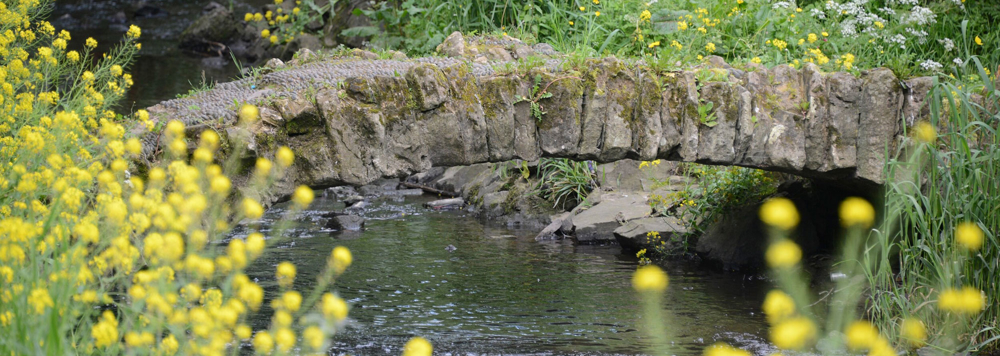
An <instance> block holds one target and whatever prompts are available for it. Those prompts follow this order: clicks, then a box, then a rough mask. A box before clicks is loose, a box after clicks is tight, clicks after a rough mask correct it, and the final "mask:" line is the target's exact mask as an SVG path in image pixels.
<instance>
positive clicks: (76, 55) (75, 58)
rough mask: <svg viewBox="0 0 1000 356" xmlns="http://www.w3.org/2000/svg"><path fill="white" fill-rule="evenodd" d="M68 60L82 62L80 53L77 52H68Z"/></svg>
mask: <svg viewBox="0 0 1000 356" xmlns="http://www.w3.org/2000/svg"><path fill="white" fill-rule="evenodd" d="M66 58H69V60H70V62H77V61H79V60H80V52H77V51H69V52H66Z"/></svg>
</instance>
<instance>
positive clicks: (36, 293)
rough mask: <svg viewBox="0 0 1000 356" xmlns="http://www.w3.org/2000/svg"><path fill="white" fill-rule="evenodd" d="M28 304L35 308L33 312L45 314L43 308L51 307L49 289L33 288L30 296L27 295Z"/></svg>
mask: <svg viewBox="0 0 1000 356" xmlns="http://www.w3.org/2000/svg"><path fill="white" fill-rule="evenodd" d="M28 304H30V305H31V307H32V308H35V314H38V315H42V314H45V309H46V308H51V307H52V297H51V296H50V295H49V290H48V289H45V288H35V289H34V290H32V291H31V296H30V297H28Z"/></svg>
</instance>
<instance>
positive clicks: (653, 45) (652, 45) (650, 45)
mask: <svg viewBox="0 0 1000 356" xmlns="http://www.w3.org/2000/svg"><path fill="white" fill-rule="evenodd" d="M659 45H660V41H656V42H653V43H650V44H649V48H653V47H656V46H659ZM642 163H646V162H642ZM642 163H640V164H639V165H640V166H641V165H642ZM639 168H642V167H639Z"/></svg>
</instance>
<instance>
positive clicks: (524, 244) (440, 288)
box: [237, 196, 772, 355]
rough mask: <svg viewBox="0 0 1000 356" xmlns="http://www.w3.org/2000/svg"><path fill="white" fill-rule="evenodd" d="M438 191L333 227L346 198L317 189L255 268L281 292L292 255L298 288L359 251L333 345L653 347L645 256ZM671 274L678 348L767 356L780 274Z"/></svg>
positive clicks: (372, 349) (667, 305) (360, 348)
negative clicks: (641, 283)
mask: <svg viewBox="0 0 1000 356" xmlns="http://www.w3.org/2000/svg"><path fill="white" fill-rule="evenodd" d="M432 199H434V198H433V197H429V196H418V197H406V198H405V199H397V200H401V201H393V200H392V199H385V198H382V199H379V200H376V201H375V202H374V203H373V204H372V205H371V206H370V207H369V208H368V209H366V211H365V212H364V213H363V215H364V216H365V217H366V218H367V219H368V221H367V225H366V229H365V230H364V231H362V232H339V231H333V230H330V229H326V228H324V227H323V225H324V222H325V220H326V219H325V218H322V217H321V215H322V214H323V213H326V212H328V211H332V210H340V209H343V208H344V205H343V203H339V202H337V201H335V200H334V199H331V198H317V200H316V201H315V202H314V203H313V204H312V206H311V207H310V210H308V211H305V212H302V213H301V214H300V215H299V216H298V217H296V218H295V220H296V223H295V226H294V227H293V228H291V229H289V230H287V231H286V233H285V237H284V238H282V239H281V241H280V242H278V243H277V244H276V245H275V247H273V248H271V249H270V250H269V253H268V254H266V255H265V256H264V257H262V258H261V259H260V260H257V261H256V262H255V263H254V264H253V265H251V266H250V267H249V270H248V275H249V276H250V278H251V279H255V280H258V281H260V282H259V283H261V285H262V286H263V287H264V288H265V290H266V291H267V293H268V295H267V298H272V297H274V296H275V295H277V293H278V288H277V284H276V282H275V281H274V271H275V268H276V266H277V264H278V263H280V262H281V261H285V260H287V261H291V262H293V263H295V264H296V265H297V266H298V267H299V276H298V277H297V279H296V283H297V284H296V288H297V289H298V290H301V291H305V292H308V291H309V290H310V288H311V286H312V284H311V282H312V281H314V280H315V279H316V276H317V273H318V271H320V270H322V269H323V266H325V264H326V259H327V257H328V256H329V254H330V251H331V250H332V249H333V247H334V246H337V245H342V246H346V247H348V248H350V249H351V251H352V253H353V255H354V264H353V265H352V266H351V267H350V268H349V269H348V270H347V272H346V273H345V274H344V275H342V276H341V277H340V279H339V280H338V281H337V282H336V284H335V285H334V286H333V288H332V289H333V290H334V291H335V292H336V293H339V294H340V296H341V297H343V298H344V299H345V300H347V301H348V303H349V304H350V305H351V309H350V319H351V322H350V323H349V327H348V328H347V329H346V330H344V331H343V332H342V333H340V334H338V335H337V336H336V337H335V339H334V345H333V349H332V350H331V352H330V353H331V354H352V355H398V354H399V352H400V351H401V346H402V345H403V344H404V343H405V342H406V340H408V339H409V338H410V337H412V336H417V335H419V336H423V337H425V338H427V339H428V340H430V341H431V343H433V344H434V348H435V351H436V352H441V354H444V355H448V354H454V355H479V354H522V355H561V354H595V355H608V354H645V353H648V352H649V351H650V350H649V347H651V346H657V345H652V344H651V342H650V340H648V338H647V336H646V334H645V331H644V330H643V325H644V323H643V321H642V315H641V312H640V310H641V305H640V301H639V299H638V296H637V295H636V294H635V293H633V292H632V288H631V285H630V283H631V282H630V281H631V276H632V273H633V272H634V271H635V269H636V267H637V266H638V261H637V259H636V258H635V256H634V255H631V254H623V253H622V251H621V249H620V247H618V246H615V245H612V246H575V245H573V244H572V243H571V242H570V241H549V242H537V241H535V240H534V235H535V234H536V233H537V231H534V230H517V229H507V228H502V227H495V226H490V225H489V224H484V222H482V221H481V220H479V219H477V218H476V217H474V216H472V213H468V212H465V211H434V210H431V209H427V208H424V207H422V206H421V204H422V203H424V202H427V201H430V200H432ZM285 212H286V211H285V209H284V208H283V205H282V204H279V205H277V206H275V207H274V208H272V209H270V210H269V211H268V213H267V214H266V215H265V217H264V220H263V221H264V223H263V225H262V226H263V229H265V230H266V229H267V228H268V226H270V224H272V223H273V222H275V221H276V220H278V219H280V217H281V216H283V215H284V214H285ZM237 237H239V235H237ZM269 238H275V237H269ZM448 245H453V246H454V247H455V248H456V250H454V251H453V252H449V251H447V250H446V247H447V246H448ZM665 270H666V271H667V273H668V274H669V276H670V286H669V288H668V292H667V296H666V298H665V299H664V302H663V310H664V312H665V315H668V316H669V319H670V320H669V322H668V325H667V328H668V329H669V331H670V333H671V334H673V335H674V336H675V338H674V341H673V344H674V345H672V347H673V348H674V353H675V354H678V355H700V354H701V351H702V349H704V348H705V347H706V346H708V345H710V344H712V343H714V342H716V341H726V342H729V343H732V344H733V345H735V346H740V347H744V348H747V349H748V350H751V351H754V352H755V353H757V354H768V353H769V352H770V351H771V350H772V349H771V346H769V345H768V344H767V343H766V341H765V337H766V335H765V333H766V328H767V327H766V324H765V321H764V317H763V315H761V314H760V312H759V310H760V304H761V301H762V300H763V296H764V294H765V293H766V291H767V287H768V284H769V283H767V282H766V281H761V280H760V279H759V278H758V277H754V276H747V275H741V274H736V273H728V274H723V273H717V272H713V271H709V270H705V269H704V268H700V267H699V266H697V265H693V264H690V263H687V262H679V263H671V264H668V265H666V266H665ZM269 317H270V311H269V310H262V311H261V312H260V313H258V314H257V319H255V320H253V322H254V325H253V326H254V327H255V328H257V327H266V326H267V323H268V321H269ZM659 346H660V347H661V348H662V346H663V345H659Z"/></svg>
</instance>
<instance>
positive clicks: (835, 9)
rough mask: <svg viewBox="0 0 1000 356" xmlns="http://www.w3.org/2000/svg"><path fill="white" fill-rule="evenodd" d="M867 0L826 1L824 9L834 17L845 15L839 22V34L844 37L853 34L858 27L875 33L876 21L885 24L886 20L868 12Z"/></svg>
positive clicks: (856, 31)
mask: <svg viewBox="0 0 1000 356" xmlns="http://www.w3.org/2000/svg"><path fill="white" fill-rule="evenodd" d="M868 1H869V0H848V1H845V2H843V3H838V2H835V1H833V0H830V1H827V2H826V5H825V9H826V10H827V11H828V12H830V13H831V14H832V15H834V17H837V16H843V15H846V16H847V19H846V20H844V21H841V22H840V34H841V35H843V36H845V37H850V36H854V35H856V34H857V33H858V29H859V27H862V28H861V32H863V33H875V32H877V31H878V29H877V28H875V23H876V22H881V23H882V25H883V26H885V24H886V23H888V21H886V20H885V19H883V18H882V17H881V16H879V15H876V14H875V13H873V12H868V10H867V4H868Z"/></svg>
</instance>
